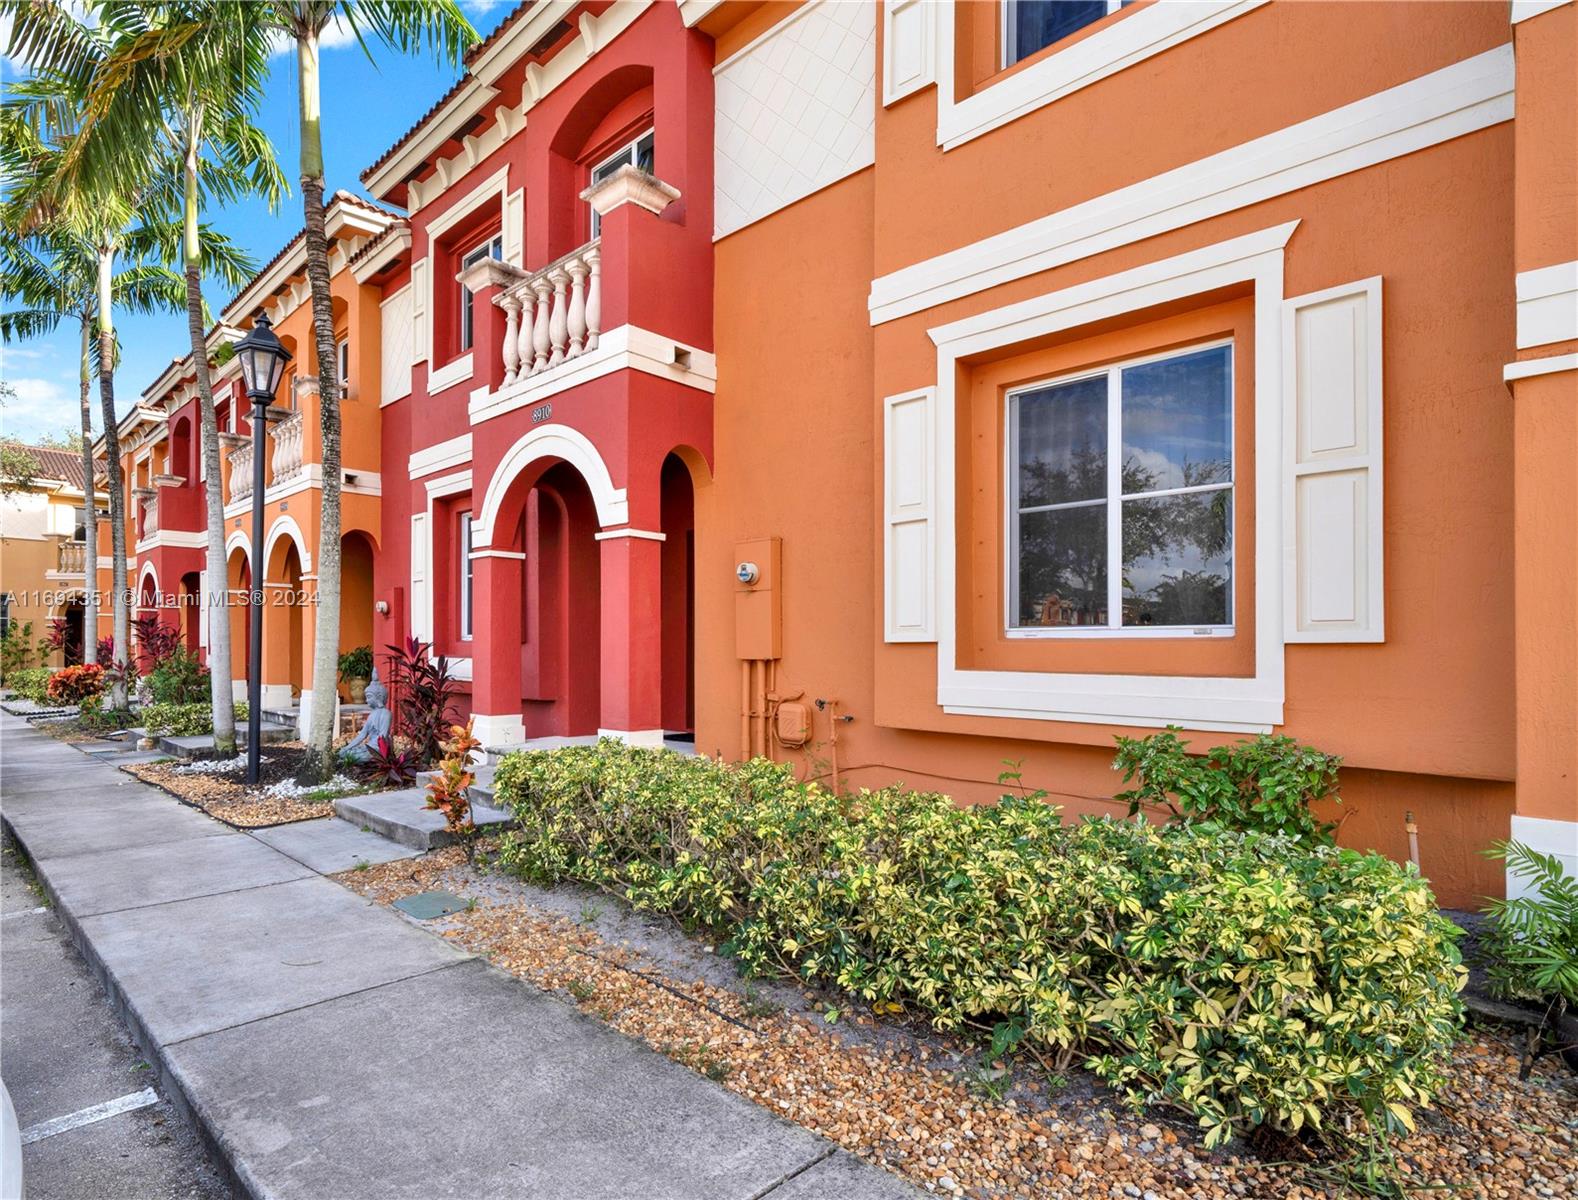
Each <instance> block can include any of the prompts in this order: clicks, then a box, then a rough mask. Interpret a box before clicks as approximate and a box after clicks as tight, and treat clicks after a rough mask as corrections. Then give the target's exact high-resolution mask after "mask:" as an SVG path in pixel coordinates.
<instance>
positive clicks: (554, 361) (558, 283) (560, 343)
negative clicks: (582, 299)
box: [548, 267, 570, 367]
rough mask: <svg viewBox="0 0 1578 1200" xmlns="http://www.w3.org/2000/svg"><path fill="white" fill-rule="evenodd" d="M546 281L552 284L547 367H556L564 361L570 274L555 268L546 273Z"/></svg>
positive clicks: (567, 327)
mask: <svg viewBox="0 0 1578 1200" xmlns="http://www.w3.org/2000/svg"><path fill="white" fill-rule="evenodd" d="M548 281H549V282H550V283H552V284H553V316H552V317H551V318H550V319H549V322H548V340H549V341H550V342H551V343H552V347H553V353H552V355H551V356H550V357H549V359H548V365H549V366H550V367H557V366H558V365H559V364H560V363H562V362H563V361H564V351H565V346H566V343H567V341H568V339H569V334H568V329H569V316H570V298H569V292H568V287H569V283H570V273H569V272H568V271H566V270H565V269H564V268H563V267H555V268H554V269H553V270H551V271H549V272H548Z"/></svg>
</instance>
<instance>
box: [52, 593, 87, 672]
mask: <svg viewBox="0 0 1578 1200" xmlns="http://www.w3.org/2000/svg"><path fill="white" fill-rule="evenodd" d="M84 612H85V609H84V601H83V598H82V597H81V596H80V595H74V596H70V597H68V598H67V600H66V602H65V603H64V604H62V605H61V606H60V608H59V610H58V611H57V612H56V613H55V618H54V619H55V620H57V621H60V622H62V625H61V634H62V637H61V643H60V653H61V658H62V660H63V664H64V665H65V666H68V667H70V666H75V665H76V664H77V663H80V662H81V661H82V650H83V642H82V623H83V617H84Z"/></svg>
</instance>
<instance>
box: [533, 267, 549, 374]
mask: <svg viewBox="0 0 1578 1200" xmlns="http://www.w3.org/2000/svg"><path fill="white" fill-rule="evenodd" d="M531 288H532V291H533V292H534V293H535V294H536V297H537V319H536V322H535V323H534V324H533V326H532V355H533V362H532V371H533V372H536V371H542V370H546V369H547V367H548V354H549V352H550V351H551V350H552V349H553V346H552V343H551V342H550V341H549V340H548V323H549V321H548V310H549V308H551V307H552V296H553V284H551V283H549V282H548V280H547V279H546V278H544V277H542V276H539V277H538V278H536V279H533V280H532V281H531Z"/></svg>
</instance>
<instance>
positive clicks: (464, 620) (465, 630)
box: [459, 509, 473, 642]
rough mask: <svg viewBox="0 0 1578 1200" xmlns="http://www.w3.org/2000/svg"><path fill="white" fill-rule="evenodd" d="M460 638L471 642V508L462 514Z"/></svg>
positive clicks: (460, 535)
mask: <svg viewBox="0 0 1578 1200" xmlns="http://www.w3.org/2000/svg"><path fill="white" fill-rule="evenodd" d="M459 524H460V534H459V537H460V613H459V616H460V640H461V641H463V642H469V641H470V640H471V635H472V632H473V630H472V617H471V599H472V577H471V573H472V566H471V510H470V509H467V510H466V511H465V512H463V513H461V514H460V522H459Z"/></svg>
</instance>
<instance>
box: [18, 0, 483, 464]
mask: <svg viewBox="0 0 1578 1200" xmlns="http://www.w3.org/2000/svg"><path fill="white" fill-rule="evenodd" d="M462 7H463V8H464V9H465V10H466V15H467V16H468V17H470V19H471V23H472V24H473V25H474V26H476V28H477V31H478V32H479V33H481V34H482V35H484V36H486V35H487V34H488V32H489V31H491V30H492V29H493V28H494V26H496V25H497V24H498V23H499V21H501V20H502V19H503V18H504V17H505V16H506V15H507V14H508V13H509V12H510V10H511V9H512V8H513V7H514V2H513V0H462ZM374 54H375V55H376V61H369V60H368V57H367V55H366V53H364V52H363V51H362V49H361V47H360V46H358V45H357V44H356V43H355V42H354V41H349V42H348V43H347V40H346V39H343V38H339V37H335V36H333V34H332V33H331V36H329V37H327V38H326V39H325V50H324V53H323V59H322V71H323V142H324V163H325V178H326V181H327V184H328V189H329V191H331V192H332V191H334V190H336V189H344V190H346V191H352V192H355V193H357V194H358V195H362V196H365V195H366V194H367V193H366V191H365V190H364V189H363V188H362V185H361V181H360V180H359V179H358V178H357V177H358V175H360V173H361V172H362V171H363V170H364V169H365V168H366V167H368V166H370V165H371V164H372V163H373V161H374V160H375V159H377V158H378V156H379V155H380V154H382V153H383V152H384V151H385V150H387V149H388V148H389V147H390V146H391V145H392V144H393V143H394V141H395V140H396V139H397V138H398V137H399V136H400V135H401V134H402V133H404V132H405V131H406V130H407V129H409V128H410V127H411V125H412V124H414V123H415V122H416V120H417V119H418V118H419V117H420V116H421V115H422V114H423V113H425V112H426V111H427V110H428V109H429V108H430V107H432V105H433V102H434V101H435V100H437V99H438V98H439V97H440V96H442V95H443V94H444V92H445V91H446V90H448V88H449V87H450V85H451V84H453V83H454V81H455V79H456V78H457V77H458V75H459V71H458V68H454V67H450V66H447V65H442V64H440V63H438V62H436V61H435V60H434V59H433V58H432V56H431V55H428V54H425V53H424V54H421V55H412V56H399V55H395V54H391V53H389V52H386V51H383V50H382V49H381V48H379V47H376V46H375V47H374ZM273 66H274V71H273V75H272V76H271V78H270V79H269V85H268V91H267V94H266V96H265V98H264V102H263V106H262V111H261V114H260V119H261V123H262V125H263V128H264V129H265V130H266V131H267V133H268V135H269V137H270V138H272V139H273V142H274V152H275V155H276V157H277V158H278V159H279V162H280V165H281V166H282V167H283V168H284V170H285V174H286V177H287V178H288V179H290V181H291V194H290V196H289V197H288V198H287V199H286V200H285V201H284V202H283V203H282V204H281V205H280V207H279V210H278V211H277V212H273V213H270V212H269V211H268V208H267V206H266V205H264V204H262V203H261V202H257V201H249V202H246V203H242V204H236V205H233V206H231V207H229V208H226V209H221V210H214V211H210V212H208V213H206V214H205V219H206V220H207V221H208V222H209V223H211V224H212V225H214V226H215V227H216V228H218V229H219V230H221V231H222V232H224V233H225V234H227V235H228V236H229V237H231V238H233V239H235V241H237V242H238V243H239V244H240V245H241V246H243V247H244V248H245V249H246V250H247V251H248V252H249V253H250V254H251V255H252V257H253V259H254V260H255V261H256V262H257V265H258V266H260V267H261V266H262V265H263V264H264V263H266V262H268V260H269V259H271V258H273V257H274V255H275V254H276V253H277V252H278V251H279V249H280V248H281V247H282V246H283V245H284V244H285V243H286V242H288V241H289V240H290V239H291V238H292V237H294V236H295V234H296V232H297V231H298V230H299V229H300V228H301V221H302V214H301V193H300V190H299V189H298V188H297V186H296V182H295V181H296V176H297V171H298V162H299V160H298V154H299V150H300V146H299V142H300V139H299V137H298V136H297V119H296V104H297V99H296V64H295V55H294V53H293V52H291V53H280V54H277V55H276V56H275V57H274V59H273ZM16 76H17V70H16V68H15V65H14V64H12V63H9V62H3V63H0V83H3V81H4V80H6V79H14V78H16ZM204 295H205V298H206V299H207V300H208V304H209V308H210V309H211V310H212V311H213V312H214V313H216V314H217V313H218V312H219V310H220V309H221V308H223V307H224V305H225V304H226V303H228V302H229V300H230V298H231V291H230V289H227V288H224V287H221V286H220V285H218V284H213V283H208V282H207V281H205V288H204ZM116 326H117V329H118V332H119V334H120V339H121V366H120V368H119V370H117V371H116V374H115V397H116V406H117V408H118V410H119V411H121V412H125V411H126V407H127V406H128V405H129V404H131V403H133V402H134V401H135V400H136V398H137V397H138V396H140V395H141V394H142V390H143V389H144V388H145V387H147V386H148V385H149V384H151V383H152V382H153V380H154V379H155V378H156V377H157V376H158V375H159V373H160V372H161V371H163V370H164V369H165V367H167V366H168V365H169V363H170V360H171V359H172V358H178V357H181V356H183V355H184V354H185V353H186V350H187V349H188V347H189V339H188V335H187V332H186V318H185V316H184V314H180V313H171V314H160V315H157V316H146V317H138V316H129V315H126V316H123V315H121V314H117V315H116ZM77 353H78V332H77V329H76V327H75V326H74V325H73V326H72V327H70V328H66V327H64V326H63V327H62V328H61V329H60V330H59V331H58V332H56V333H55V334H54V335H52V336H51V337H48V338H39V339H35V340H33V341H29V342H23V343H19V344H17V345H15V346H11V345H4V346H0V378H3V379H4V380H5V381H6V382H7V383H9V384H10V385H11V386H12V387H13V388H15V389H16V393H17V394H16V397H15V399H8V400H7V401H6V402H5V404H4V406H3V407H0V435H3V436H4V437H5V438H6V439H7V440H13V439H14V440H17V441H23V442H27V441H31V440H33V439H35V438H38V437H40V436H43V435H46V434H50V433H58V432H60V431H61V430H63V429H66V428H68V427H69V428H73V429H74V428H76V427H77V425H78V421H79V417H78V408H77V403H78V387H77ZM94 386H95V391H94V400H93V405H94V413H95V417H96V416H97V413H98V393H97V384H96V383H95V385H94ZM94 424H95V427H97V425H98V421H97V420H95V422H94Z"/></svg>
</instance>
